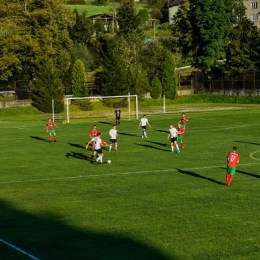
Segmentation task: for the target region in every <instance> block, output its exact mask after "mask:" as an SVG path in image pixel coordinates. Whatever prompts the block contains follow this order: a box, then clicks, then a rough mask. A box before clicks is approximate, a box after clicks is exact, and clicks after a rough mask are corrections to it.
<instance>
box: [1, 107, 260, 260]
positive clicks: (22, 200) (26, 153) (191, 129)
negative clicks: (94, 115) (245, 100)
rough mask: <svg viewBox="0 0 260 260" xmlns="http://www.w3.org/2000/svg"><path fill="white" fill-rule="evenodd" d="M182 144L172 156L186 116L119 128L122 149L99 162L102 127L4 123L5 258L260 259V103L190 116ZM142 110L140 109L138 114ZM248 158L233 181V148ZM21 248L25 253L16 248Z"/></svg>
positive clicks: (156, 117)
mask: <svg viewBox="0 0 260 260" xmlns="http://www.w3.org/2000/svg"><path fill="white" fill-rule="evenodd" d="M186 115H187V116H188V118H189V122H188V124H187V129H186V134H185V137H184V142H185V148H184V149H181V152H180V153H179V154H177V153H174V154H171V153H170V143H169V140H168V139H167V132H168V128H169V125H170V124H171V123H173V124H174V125H176V124H177V122H178V120H179V118H180V116H181V113H178V114H177V113H176V114H174V113H173V114H161V115H149V114H148V115H147V117H148V119H149V122H150V124H151V125H152V128H148V130H147V134H148V138H147V139H142V138H141V132H142V130H141V129H138V124H139V121H138V120H132V121H128V120H125V121H122V123H121V125H120V126H118V133H119V134H118V149H119V151H118V152H115V151H112V152H111V153H109V152H108V151H107V148H105V149H104V158H103V159H104V161H107V160H108V159H110V160H111V161H112V163H111V164H106V163H105V164H102V165H97V164H91V163H89V161H88V158H89V157H90V156H91V151H90V150H86V149H85V145H86V143H87V142H88V141H89V131H90V129H91V128H92V126H93V124H96V125H97V127H98V129H100V130H101V132H102V133H103V138H104V139H105V141H107V142H108V141H109V139H108V132H109V130H110V129H111V127H112V124H113V123H114V122H113V121H105V120H104V119H100V120H97V121H93V122H81V123H72V124H62V123H61V122H59V121H56V124H57V125H58V127H59V128H58V129H56V133H57V137H58V142H57V143H48V135H47V133H46V129H45V123H46V121H47V118H46V120H45V119H44V120H43V119H37V120H26V121H19V120H17V121H9V122H6V121H4V122H1V123H0V130H1V137H0V143H1V150H0V158H1V161H0V169H1V174H0V193H1V198H0V230H1V232H0V259H1V260H2V259H32V256H33V257H35V259H41V260H43V259H48V260H52V259H53V260H57V259H91V260H97V259H102V260H103V259H105V260H118V259H119V260H132V259H135V260H139V259H140V260H143V259H149V260H151V259H158V260H170V259H171V260H189V259H195V260H197V259H198V260H203V259H212V260H217V259H219V260H223V259H228V260H233V259H235V260H241V259H248V260H249V259H250V260H252V259H259V257H260V233H259V217H260V207H259V199H260V195H259V188H260V184H259V178H260V172H259V168H260V139H259V136H260V130H259V128H260V121H259V118H260V110H257V109H236V110H226V111H209V112H205V111H204V112H198V111H197V112H190V113H186ZM140 117H141V115H140ZM233 146H237V147H238V153H239V154H240V157H241V158H240V164H239V165H238V168H237V173H236V175H235V177H234V180H233V182H232V184H231V186H230V187H227V186H224V185H223V182H224V180H225V172H226V171H225V169H226V156H227V153H228V152H230V151H231V149H232V147H233ZM2 241H5V242H7V243H10V244H11V245H14V246H15V247H17V248H19V249H21V250H24V252H26V253H28V254H30V255H26V254H24V253H22V252H20V251H18V250H16V249H15V248H12V247H10V246H9V245H8V244H5V243H2Z"/></svg>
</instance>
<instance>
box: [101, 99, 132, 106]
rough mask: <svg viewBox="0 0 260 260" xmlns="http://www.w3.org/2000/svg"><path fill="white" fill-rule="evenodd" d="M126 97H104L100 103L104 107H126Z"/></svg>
mask: <svg viewBox="0 0 260 260" xmlns="http://www.w3.org/2000/svg"><path fill="white" fill-rule="evenodd" d="M127 102H128V100H127V98H115V99H110V98H108V99H107V98H104V99H102V104H103V106H105V107H114V108H116V107H127Z"/></svg>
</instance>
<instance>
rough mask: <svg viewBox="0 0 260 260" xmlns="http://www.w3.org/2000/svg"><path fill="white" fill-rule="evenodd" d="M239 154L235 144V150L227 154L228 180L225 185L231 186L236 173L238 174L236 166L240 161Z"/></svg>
mask: <svg viewBox="0 0 260 260" xmlns="http://www.w3.org/2000/svg"><path fill="white" fill-rule="evenodd" d="M239 159H240V157H239V155H238V154H237V148H236V147H235V146H234V147H233V151H232V152H230V153H228V155H227V173H226V181H225V182H224V184H225V185H227V186H230V184H231V182H232V180H233V178H234V175H235V174H236V167H237V164H238V163H239Z"/></svg>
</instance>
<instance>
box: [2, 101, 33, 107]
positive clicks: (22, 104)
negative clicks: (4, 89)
mask: <svg viewBox="0 0 260 260" xmlns="http://www.w3.org/2000/svg"><path fill="white" fill-rule="evenodd" d="M31 105H32V101H31V100H30V99H22V100H13V101H0V108H6V107H25V106H31Z"/></svg>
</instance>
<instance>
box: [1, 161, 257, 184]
mask: <svg viewBox="0 0 260 260" xmlns="http://www.w3.org/2000/svg"><path fill="white" fill-rule="evenodd" d="M255 164H260V163H248V164H239V165H240V166H242V165H245V166H248V165H255ZM220 167H224V168H225V167H226V165H220V166H206V167H195V168H186V169H180V170H181V171H189V170H201V169H210V168H220ZM177 171H178V169H166V170H153V171H138V172H118V173H107V174H94V175H85V176H82V175H79V176H70V177H59V178H48V179H34V180H23V181H1V182H0V184H11V183H26V182H41V181H55V180H69V179H70V180H72V179H80V178H91V177H92V178H95V177H104V176H115V175H128V174H139V173H140V174H142V173H156V172H177Z"/></svg>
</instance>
